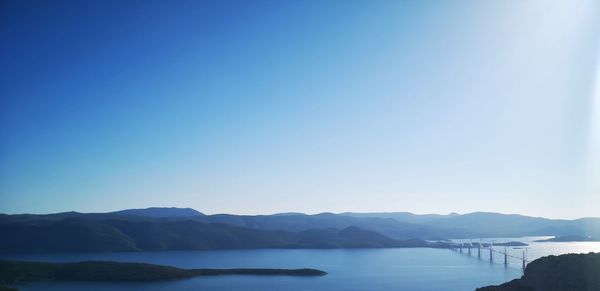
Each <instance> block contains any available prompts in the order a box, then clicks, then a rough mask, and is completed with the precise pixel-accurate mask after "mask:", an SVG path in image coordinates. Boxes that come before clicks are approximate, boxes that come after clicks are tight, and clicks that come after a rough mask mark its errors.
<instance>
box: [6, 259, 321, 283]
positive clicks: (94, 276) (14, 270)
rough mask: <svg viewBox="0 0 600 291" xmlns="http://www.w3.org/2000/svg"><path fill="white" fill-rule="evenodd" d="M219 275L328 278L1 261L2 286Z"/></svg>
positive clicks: (288, 272)
mask: <svg viewBox="0 0 600 291" xmlns="http://www.w3.org/2000/svg"><path fill="white" fill-rule="evenodd" d="M217 275H283V276H324V275H327V273H326V272H324V271H321V270H316V269H308V268H304V269H263V268H257V269H247V268H238V269H181V268H176V267H171V266H163V265H154V264H145V263H122V262H109V261H85V262H76V263H47V262H25V261H6V260H3V261H0V285H2V284H4V285H7V284H15V283H22V282H37V281H102V282H124V281H159V280H177V279H185V278H191V277H197V276H217Z"/></svg>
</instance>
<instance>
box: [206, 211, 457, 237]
mask: <svg viewBox="0 0 600 291" xmlns="http://www.w3.org/2000/svg"><path fill="white" fill-rule="evenodd" d="M198 220H200V221H205V222H212V223H223V224H229V225H235V226H241V227H247V228H252V229H266V230H286V231H295V232H297V231H304V230H310V229H324V228H335V229H342V228H346V227H350V226H356V227H359V228H362V229H366V230H370V231H374V232H378V233H381V234H383V235H386V236H388V237H390V238H394V239H410V238H423V239H440V238H444V237H447V236H448V235H450V234H449V233H447V232H446V230H445V229H440V228H437V227H435V226H429V225H419V224H412V223H405V222H400V221H397V220H394V219H391V218H379V217H352V216H345V215H339V214H333V213H321V214H315V215H306V214H288V215H255V216H251V215H230V214H217V215H208V216H204V217H202V218H198ZM456 232H459V231H458V230H457V231H456ZM460 234H463V235H466V234H467V233H464V232H460Z"/></svg>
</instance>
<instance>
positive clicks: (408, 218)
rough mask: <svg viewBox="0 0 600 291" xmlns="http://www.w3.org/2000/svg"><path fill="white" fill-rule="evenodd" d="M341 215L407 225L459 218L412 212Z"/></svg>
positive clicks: (451, 214)
mask: <svg viewBox="0 0 600 291" xmlns="http://www.w3.org/2000/svg"><path fill="white" fill-rule="evenodd" d="M340 215H344V216H353V217H378V218H391V219H395V220H397V221H400V222H406V223H417V224H418V223H425V222H429V221H432V220H436V219H440V218H448V217H454V216H458V215H459V214H457V213H450V214H447V215H445V214H414V213H410V212H368V213H361V212H343V213H340Z"/></svg>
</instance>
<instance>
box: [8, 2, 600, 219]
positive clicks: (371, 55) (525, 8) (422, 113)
mask: <svg viewBox="0 0 600 291" xmlns="http://www.w3.org/2000/svg"><path fill="white" fill-rule="evenodd" d="M167 4H168V5H167ZM0 39H1V42H2V45H0V67H2V70H1V71H0V79H1V80H0V94H1V95H2V97H1V99H0V213H55V212H63V211H72V210H76V211H81V212H105V211H114V210H121V209H127V208H144V207H151V206H154V205H169V206H177V207H191V208H194V209H197V210H198V211H201V212H207V213H236V214H259V213H262V214H266V213H280V212H290V211H292V212H295V211H297V212H304V213H321V212H334V213H339V212H346V211H348V212H395V211H396V210H401V211H407V212H412V213H441V214H448V213H451V212H457V213H469V212H476V211H485V212H498V213H518V214H522V215H528V216H536V217H546V218H564V219H574V218H580V217H598V216H600V212H599V210H598V205H600V2H598V1H592V0H576V1H525V2H523V1H517V0H509V1H475V0H473V1H471V0H464V1H448V2H442V1H419V2H415V1H373V2H364V1H325V2H323V1H281V2H278V1H250V2H247V1H177V2H174V3H173V2H166V1H144V2H143V4H141V2H137V1H122V2H121V1H89V2H88V1H81V2H80V1H26V2H23V1H5V2H3V3H2V4H1V5H0Z"/></svg>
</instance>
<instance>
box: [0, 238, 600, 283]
mask: <svg viewBox="0 0 600 291" xmlns="http://www.w3.org/2000/svg"><path fill="white" fill-rule="evenodd" d="M545 238H548V237H524V238H494V239H485V240H483V241H484V242H489V241H491V240H494V241H495V242H496V243H499V242H505V241H520V242H525V243H528V244H529V246H527V247H525V248H526V251H527V256H528V259H529V261H531V260H534V259H536V258H538V257H541V256H546V255H559V254H564V253H588V252H600V242H544V243H541V242H534V241H535V240H540V239H545ZM463 241H464V240H463ZM496 250H498V251H504V247H496ZM507 250H508V252H509V254H511V257H509V265H508V266H506V265H504V259H503V256H502V254H500V253H498V252H494V261H493V262H490V261H489V251H487V252H486V250H485V249H484V250H482V254H483V255H482V258H478V256H477V249H475V248H473V249H472V252H471V255H469V254H468V253H467V251H466V250H464V251H463V252H462V253H460V252H457V251H452V250H449V249H432V248H388V249H329V250H314V249H293V250H283V249H259V250H211V251H164V252H163V251H160V252H122V253H77V254H36V255H4V256H0V258H3V259H16V260H29V261H45V262H78V261H85V260H104V261H120V262H144V263H152V264H160V265H169V266H175V267H180V268H294V269H295V268H315V269H320V270H323V271H326V272H327V273H328V275H326V276H322V277H293V276H252V275H224V276H207V277H195V278H191V279H184V280H173V281H161V282H129V283H104V282H42V283H28V284H20V285H16V286H15V287H18V288H19V289H20V290H32V291H33V290H61V291H62V290H64V291H70V290H73V291H74V290H86V291H95V290H98V291H100V290H103V291H104V290H153V291H159V290H161V291H162V290H249V291H253V290H289V291H296V290H382V291H386V290H423V291H425V290H427V291H429V290H432V291H433V290H446V291H452V290H457V291H458V290H474V289H475V288H477V287H482V286H487V285H494V284H500V283H503V282H507V281H510V280H512V279H515V278H518V277H520V276H521V275H522V274H523V270H522V269H521V267H522V262H521V261H520V260H518V259H516V258H521V257H522V254H523V252H524V247H510V248H507Z"/></svg>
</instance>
